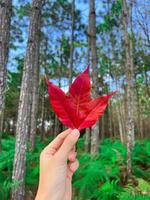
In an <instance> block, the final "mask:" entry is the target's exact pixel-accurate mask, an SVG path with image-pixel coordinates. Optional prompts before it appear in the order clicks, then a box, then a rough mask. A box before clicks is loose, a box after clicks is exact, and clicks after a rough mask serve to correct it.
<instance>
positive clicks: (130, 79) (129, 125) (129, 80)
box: [122, 0, 134, 177]
mask: <svg viewBox="0 0 150 200" xmlns="http://www.w3.org/2000/svg"><path fill="white" fill-rule="evenodd" d="M131 6H132V5H131V1H129V4H127V1H126V0H122V22H123V44H124V50H125V61H124V63H125V64H124V67H125V76H126V84H127V88H126V97H127V117H126V131H127V174H128V176H129V177H130V176H131V174H132V162H131V155H132V148H133V144H134V68H133V52H132V49H133V48H132V37H131V20H130V18H131V14H132V12H131V9H132V8H131Z"/></svg>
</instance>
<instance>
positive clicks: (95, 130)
mask: <svg viewBox="0 0 150 200" xmlns="http://www.w3.org/2000/svg"><path fill="white" fill-rule="evenodd" d="M89 5H90V9H89V27H88V36H89V43H90V53H91V64H92V75H93V77H92V82H93V83H92V86H93V96H94V97H96V96H97V95H98V94H99V91H98V70H97V64H98V58H97V48H96V14H95V0H89ZM98 141H99V125H98V123H97V124H96V125H95V126H93V127H92V129H91V154H93V155H94V154H97V153H98Z"/></svg>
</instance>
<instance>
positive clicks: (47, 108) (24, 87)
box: [0, 0, 150, 200]
mask: <svg viewBox="0 0 150 200" xmlns="http://www.w3.org/2000/svg"><path fill="white" fill-rule="evenodd" d="M88 65H89V66H90V67H89V68H90V69H89V72H90V78H91V84H92V88H91V94H92V97H93V98H96V97H99V96H103V95H107V94H109V93H110V92H114V91H117V93H116V94H115V95H113V97H112V98H111V99H110V100H109V102H108V106H107V108H106V110H105V111H104V113H103V115H102V116H101V117H100V118H99V119H98V121H97V123H96V124H94V125H93V126H91V127H89V128H84V129H82V130H81V131H80V132H81V134H80V138H79V140H78V143H77V146H76V149H77V150H76V151H77V159H78V160H79V163H80V165H79V168H78V170H77V171H76V172H75V174H74V176H73V181H72V185H73V197H72V200H149V199H150V1H149V0H0V200H34V199H35V195H36V192H37V187H38V182H39V157H40V153H41V151H42V150H43V149H44V147H46V145H48V144H49V143H50V142H51V141H52V140H53V139H54V138H55V137H56V136H57V135H58V134H59V133H61V132H62V131H63V130H66V129H67V128H68V127H66V126H64V125H63V123H62V122H61V121H60V120H59V118H58V117H57V115H56V113H55V112H54V111H53V109H52V105H51V103H50V100H49V94H48V93H49V92H48V87H47V81H48V80H49V81H51V82H52V83H53V84H55V85H57V86H59V88H61V89H62V90H63V91H64V92H65V93H67V91H68V89H69V87H70V85H71V84H72V83H73V81H74V80H75V78H76V77H78V75H79V74H82V73H83V72H84V70H86V67H87V66H88ZM45 77H47V78H45ZM46 80H47V81H46ZM79 90H80V87H79V88H77V91H76V92H78V91H79ZM81 90H82V89H81ZM83 93H84V91H83ZM81 95H83V94H81ZM95 112H96V111H95ZM97 112H98V111H97ZM74 120H77V119H74ZM60 200H61V199H60ZM67 200H70V199H67Z"/></svg>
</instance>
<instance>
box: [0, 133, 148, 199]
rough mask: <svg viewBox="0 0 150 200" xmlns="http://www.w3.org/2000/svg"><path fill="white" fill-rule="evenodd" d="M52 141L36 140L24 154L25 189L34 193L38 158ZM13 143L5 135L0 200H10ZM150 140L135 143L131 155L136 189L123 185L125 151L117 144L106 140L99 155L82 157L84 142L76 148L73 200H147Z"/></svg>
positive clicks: (0, 166)
mask: <svg viewBox="0 0 150 200" xmlns="http://www.w3.org/2000/svg"><path fill="white" fill-rule="evenodd" d="M50 140H51V138H49V139H47V140H46V141H44V143H43V142H41V141H40V138H39V137H37V138H36V146H35V150H34V151H33V152H30V151H28V152H27V171H26V179H25V181H26V189H27V190H28V189H29V190H33V191H34V190H35V189H36V187H37V184H38V177H39V155H40V152H41V151H42V149H43V148H44V147H45V146H46V145H47V144H48V143H49V142H50ZM14 147H15V139H14V137H12V136H7V135H5V136H4V138H3V140H2V152H1V154H0V199H1V200H7V199H9V195H10V190H11V189H12V188H14V187H17V186H18V184H19V183H15V184H12V181H11V177H12V169H13V158H14ZM149 148H150V140H145V141H143V142H139V141H136V143H135V148H134V151H133V155H132V160H133V170H134V176H135V178H136V181H137V183H138V184H137V186H134V185H132V184H131V183H128V184H126V183H124V184H123V181H122V176H123V174H122V173H123V171H122V168H123V167H125V164H126V162H125V160H126V147H125V146H123V145H122V144H121V143H120V141H119V140H115V141H112V140H110V139H105V140H103V141H102V142H101V144H100V148H99V155H97V156H94V157H93V156H91V155H90V154H88V153H84V138H81V139H80V140H79V142H78V144H77V151H78V159H79V162H80V167H79V169H78V170H77V172H76V173H75V176H74V180H73V185H74V188H75V196H76V199H81V200H85V199H86V200H91V199H96V200H134V199H135V200H148V199H149V198H150V183H149V177H150V152H149Z"/></svg>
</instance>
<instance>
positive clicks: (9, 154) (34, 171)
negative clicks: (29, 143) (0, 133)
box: [0, 135, 51, 200]
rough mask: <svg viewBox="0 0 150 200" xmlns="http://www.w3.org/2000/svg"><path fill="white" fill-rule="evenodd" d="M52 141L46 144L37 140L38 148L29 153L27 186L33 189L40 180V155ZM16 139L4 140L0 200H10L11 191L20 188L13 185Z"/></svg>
mask: <svg viewBox="0 0 150 200" xmlns="http://www.w3.org/2000/svg"><path fill="white" fill-rule="evenodd" d="M50 140H51V139H50V138H49V139H47V140H46V141H45V144H44V143H42V142H41V141H40V138H39V137H38V138H37V139H36V146H35V150H34V151H33V152H27V170H26V180H25V181H26V186H27V188H31V189H33V188H34V187H36V186H37V184H38V178H39V155H40V152H41V151H42V149H43V148H44V147H45V145H46V144H48V143H49V141H50ZM14 149H15V139H14V137H12V136H6V135H5V138H3V139H2V152H1V153H0V199H1V200H7V199H9V195H10V190H11V189H12V188H15V187H17V186H18V184H19V183H18V182H17V183H14V184H13V183H12V180H11V177H12V170H13V159H14Z"/></svg>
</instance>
